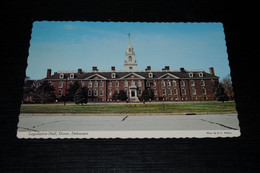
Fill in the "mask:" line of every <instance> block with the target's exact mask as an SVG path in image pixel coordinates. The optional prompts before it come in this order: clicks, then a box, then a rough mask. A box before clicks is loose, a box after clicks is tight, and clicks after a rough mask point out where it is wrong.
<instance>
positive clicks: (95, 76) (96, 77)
mask: <svg viewBox="0 0 260 173" xmlns="http://www.w3.org/2000/svg"><path fill="white" fill-rule="evenodd" d="M85 79H88V80H105V79H107V78H106V77H104V76H101V75H99V74H93V75H91V76H89V77H87V78H85Z"/></svg>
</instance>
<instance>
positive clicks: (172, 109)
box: [20, 102, 236, 114]
mask: <svg viewBox="0 0 260 173" xmlns="http://www.w3.org/2000/svg"><path fill="white" fill-rule="evenodd" d="M235 107H236V106H235V103H234V102H225V103H222V102H182V103H155V104H125V103H122V104H87V105H83V106H82V105H74V104H69V105H68V104H67V105H66V106H64V105H60V104H37V105H22V106H21V111H20V112H21V113H86V114H112V113H173V114H174V113H176V114H178V113H179V114H183V113H197V114H201V113H235V112H236V108H235Z"/></svg>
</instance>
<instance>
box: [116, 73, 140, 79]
mask: <svg viewBox="0 0 260 173" xmlns="http://www.w3.org/2000/svg"><path fill="white" fill-rule="evenodd" d="M120 79H145V78H144V77H143V76H141V75H139V74H136V73H129V74H127V75H125V76H123V77H121V78H120Z"/></svg>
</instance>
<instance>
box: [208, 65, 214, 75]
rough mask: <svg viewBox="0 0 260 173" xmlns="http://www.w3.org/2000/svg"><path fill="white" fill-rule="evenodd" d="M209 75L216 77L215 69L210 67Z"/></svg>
mask: <svg viewBox="0 0 260 173" xmlns="http://www.w3.org/2000/svg"><path fill="white" fill-rule="evenodd" d="M209 73H210V74H211V75H214V76H215V72H214V68H213V67H210V68H209Z"/></svg>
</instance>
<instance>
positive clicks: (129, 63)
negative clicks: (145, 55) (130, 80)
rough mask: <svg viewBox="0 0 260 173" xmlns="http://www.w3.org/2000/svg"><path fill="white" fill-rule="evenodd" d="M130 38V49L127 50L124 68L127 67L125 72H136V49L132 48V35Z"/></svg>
mask: <svg viewBox="0 0 260 173" xmlns="http://www.w3.org/2000/svg"><path fill="white" fill-rule="evenodd" d="M128 37H129V43H128V47H127V48H126V53H125V63H124V67H125V71H136V67H137V63H136V60H135V52H134V49H133V48H132V46H131V41H130V34H128Z"/></svg>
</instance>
